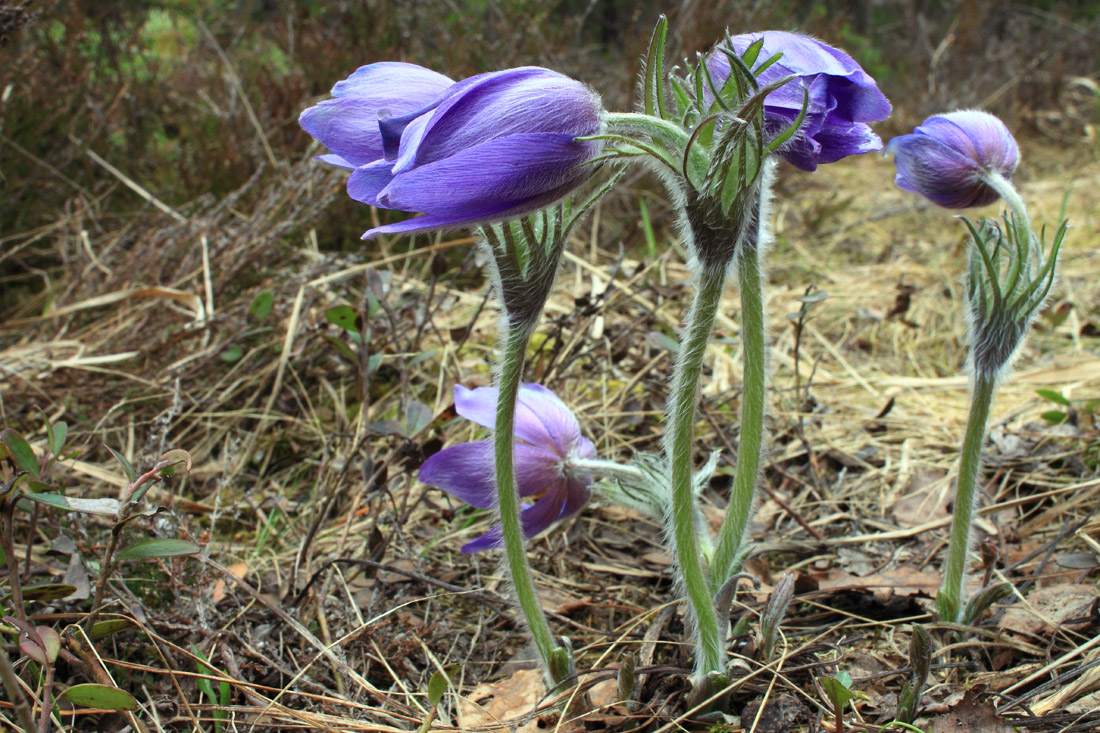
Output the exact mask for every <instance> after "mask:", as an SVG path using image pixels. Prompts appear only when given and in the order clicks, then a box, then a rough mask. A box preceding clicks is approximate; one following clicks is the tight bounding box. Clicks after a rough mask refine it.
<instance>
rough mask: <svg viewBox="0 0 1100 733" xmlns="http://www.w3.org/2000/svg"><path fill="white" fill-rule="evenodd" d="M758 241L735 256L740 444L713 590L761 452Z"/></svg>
mask: <svg viewBox="0 0 1100 733" xmlns="http://www.w3.org/2000/svg"><path fill="white" fill-rule="evenodd" d="M761 226H763V224H761ZM757 245H758V243H755V242H754V243H750V244H747V245H746V246H743V247H741V248H740V249H739V250H738V256H737V275H738V278H739V280H740V283H741V348H742V351H743V353H744V355H745V367H744V369H745V379H744V386H743V391H742V395H741V446H740V448H739V449H738V451H737V467H736V468H735V469H734V477H733V489H732V491H731V493H730V503H729V508H728V509H727V510H726V516H725V518H724V519H723V520H722V527H721V528H720V529H719V530H718V545H717V547H716V548H715V551H714V559H713V561H712V563H711V571H710V584H711V590H712V591H714V592H717V590H718V589H719V588H721V587H722V586H723V585H724V584H725V583H726V581H727V580H729V579H730V578H731V577H733V575H734V573H736V572H737V570H738V568H737V567H736V563H737V560H738V557H739V556H740V554H741V548H742V545H743V544H744V537H745V530H746V528H747V527H748V526H749V517H750V515H751V514H752V503H753V497H754V496H755V493H756V483H757V478H758V476H759V474H760V461H761V455H762V454H763V451H764V407H765V400H764V395H765V390H766V387H767V369H766V368H765V363H766V361H765V360H766V353H765V348H766V343H767V341H766V338H765V332H764V287H763V284H762V278H761V272H760V255H759V251H758V247H757Z"/></svg>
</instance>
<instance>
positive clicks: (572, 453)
mask: <svg viewBox="0 0 1100 733" xmlns="http://www.w3.org/2000/svg"><path fill="white" fill-rule="evenodd" d="M497 394H498V391H497V389H496V388H495V387H477V388H475V389H467V388H465V387H463V386H461V385H455V409H456V410H457V411H458V414H459V415H461V416H462V417H464V418H466V419H467V420H471V421H473V422H475V423H477V424H478V425H483V426H485V427H487V428H491V427H492V426H493V425H494V424H495V422H496V406H497ZM595 454H596V450H595V447H594V446H593V445H592V442H591V441H590V440H588V439H587V438H585V437H584V436H582V435H581V432H580V425H578V424H577V418H576V417H574V416H573V413H572V412H570V410H569V408H568V407H566V406H565V403H564V402H562V401H561V400H560V399H559V398H558V397H557V395H555V394H554V393H553V392H551V391H550V390H548V389H547V388H546V387H543V386H542V385H539V384H523V385H521V386H520V390H519V398H518V399H517V401H516V422H515V453H514V466H515V474H516V487H517V489H518V490H519V494H520V496H521V497H527V499H526V501H527V502H530V503H524V505H523V510H522V511H521V512H520V520H521V522H522V524H523V533H524V535H525V536H526V537H528V538H530V537H534V536H535V535H537V534H539V533H540V532H542V531H543V530H545V529H546V528H548V527H549V526H550V525H551V524H553V523H554V522H556V521H558V520H559V519H564V518H565V517H568V516H570V515H571V514H574V513H575V512H577V511H579V510H580V509H581V507H583V506H584V504H585V503H586V502H587V501H588V499H589V497H590V496H591V490H590V487H591V486H592V476H591V475H590V474H588V473H586V472H584V471H582V470H578V469H577V468H575V467H573V466H572V465H571V461H573V460H575V459H578V458H581V459H583V458H592V457H593V456H595ZM420 480H421V481H423V482H424V483H426V484H430V485H432V486H437V487H439V488H441V489H443V490H444V491H446V492H448V493H449V494H451V495H453V496H456V497H458V498H459V499H461V500H462V501H464V502H466V503H467V504H470V505H472V506H475V507H479V508H481V509H489V508H491V507H494V506H496V480H495V471H494V469H493V443H492V441H491V440H479V441H475V442H472V443H460V444H459V445H455V446H451V447H449V448H444V449H443V450H441V451H439V452H438V453H436V454H435V455H433V456H432V457H431V458H429V459H428V460H426V461H425V462H424V465H422V466H421V467H420ZM500 541H501V533H500V525H496V526H494V527H493V528H492V529H490V530H489V531H488V532H487V533H485V534H483V535H482V536H481V537H478V538H477V539H476V540H473V541H472V542H468V543H466V544H465V545H463V546H462V551H463V552H479V551H481V550H487V549H490V548H493V547H498V546H499V545H500Z"/></svg>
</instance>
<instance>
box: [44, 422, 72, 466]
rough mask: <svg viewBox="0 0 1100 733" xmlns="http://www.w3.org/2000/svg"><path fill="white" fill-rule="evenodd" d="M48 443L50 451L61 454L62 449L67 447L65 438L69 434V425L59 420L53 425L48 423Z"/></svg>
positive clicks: (55, 454) (55, 455)
mask: <svg viewBox="0 0 1100 733" xmlns="http://www.w3.org/2000/svg"><path fill="white" fill-rule="evenodd" d="M46 435H47V440H46V445H48V446H49V448H50V453H52V454H53V455H54V457H55V458H56V457H57V456H60V455H61V451H62V450H63V449H64V448H65V438H67V437H68V435H69V426H68V425H66V424H65V423H64V422H61V421H59V422H57V423H55V424H53V425H50V424H49V423H47V424H46Z"/></svg>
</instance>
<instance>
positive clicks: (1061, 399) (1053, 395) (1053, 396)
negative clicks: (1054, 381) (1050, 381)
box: [1035, 389, 1070, 407]
mask: <svg viewBox="0 0 1100 733" xmlns="http://www.w3.org/2000/svg"><path fill="white" fill-rule="evenodd" d="M1035 394H1037V395H1039V396H1040V397H1042V398H1043V399H1044V400H1050V401H1051V402H1057V403H1058V404H1059V405H1064V406H1066V407H1069V404H1070V403H1069V400H1068V399H1066V398H1065V396H1064V395H1062V394H1061V393H1059V392H1055V391H1054V390H1052V389H1037V390H1035Z"/></svg>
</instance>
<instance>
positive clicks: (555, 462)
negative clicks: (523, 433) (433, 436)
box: [419, 440, 561, 509]
mask: <svg viewBox="0 0 1100 733" xmlns="http://www.w3.org/2000/svg"><path fill="white" fill-rule="evenodd" d="M514 451H515V452H514V453H513V456H514V458H513V461H514V467H515V473H516V488H517V489H518V490H519V494H520V496H532V495H534V494H538V493H541V492H542V491H544V490H546V488H547V487H548V486H550V485H551V484H553V483H554V482H555V481H557V480H558V479H559V478H561V459H560V458H559V457H557V456H556V455H554V454H553V453H549V452H547V451H545V450H543V449H542V448H538V447H536V446H533V445H527V444H525V443H516V444H515V446H514ZM493 463H494V462H493V444H492V442H491V441H488V440H479V441H475V442H472V443H459V444H458V445H453V446H450V447H449V448H444V449H443V450H441V451H439V452H438V453H436V454H434V455H433V456H431V457H430V458H428V460H426V461H424V463H423V465H421V466H420V474H419V477H420V480H421V481H422V482H424V483H426V484H429V485H431V486H436V487H439V488H441V489H443V490H444V491H446V492H447V493H448V494H451V495H452V496H455V497H457V498H459V499H461V500H462V501H464V502H466V503H467V504H470V505H471V506H476V507H478V508H481V509H489V508H490V507H493V506H496V502H497V492H496V475H495V471H494V467H493Z"/></svg>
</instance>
